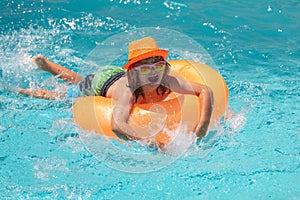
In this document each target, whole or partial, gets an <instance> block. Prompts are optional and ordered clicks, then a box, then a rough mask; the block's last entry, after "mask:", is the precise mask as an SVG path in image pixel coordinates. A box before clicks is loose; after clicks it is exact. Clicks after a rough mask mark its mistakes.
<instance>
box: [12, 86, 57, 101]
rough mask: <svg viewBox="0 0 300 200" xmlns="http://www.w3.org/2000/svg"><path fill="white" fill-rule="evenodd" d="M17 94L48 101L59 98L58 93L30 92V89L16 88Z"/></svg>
mask: <svg viewBox="0 0 300 200" xmlns="http://www.w3.org/2000/svg"><path fill="white" fill-rule="evenodd" d="M18 90H19V92H20V93H22V94H25V95H28V96H33V97H36V98H41V99H49V100H55V99H58V98H59V94H58V92H55V91H50V90H45V89H41V90H36V91H35V90H32V89H23V88H18Z"/></svg>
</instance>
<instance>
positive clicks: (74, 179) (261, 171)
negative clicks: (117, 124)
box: [0, 0, 300, 199]
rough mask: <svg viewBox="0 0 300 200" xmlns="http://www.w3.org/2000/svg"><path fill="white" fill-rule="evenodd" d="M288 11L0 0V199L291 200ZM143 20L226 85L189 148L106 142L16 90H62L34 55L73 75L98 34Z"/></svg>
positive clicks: (297, 88)
mask: <svg viewBox="0 0 300 200" xmlns="http://www.w3.org/2000/svg"><path fill="white" fill-rule="evenodd" d="M299 9H300V3H299V1H298V0H260V1H258V0H255V1H247V2H243V1H227V2H226V3H225V2H224V1H220V0H213V1H202V0H200V1H199V0H190V1H183V0H181V1H179V0H177V1H170V0H164V1H148V0H145V1H139V0H135V1H133V0H132V1H131V0H118V1H115V0H97V1H96V0H94V1H92V2H89V3H87V2H86V1H77V0H69V1H54V0H53V1H51V0H41V1H21V0H14V1H9V0H3V1H1V3H0V45H1V48H0V58H1V59H0V66H1V68H0V77H1V79H0V107H1V110H0V117H1V122H0V143H1V145H0V146H1V147H0V185H1V187H0V197H1V199H132V198H138V199H241V198H243V199H253V198H258V199H299V198H300V186H299V185H300V184H299V180H300V170H299V169H300V135H299V134H300V120H299V119H300V78H299V77H300V48H299V45H300V38H299V33H300V23H299V20H298V19H299V18H300V12H299ZM146 27H152V28H150V30H159V29H161V30H164V31H165V30H170V32H173V33H178V34H177V35H176V34H174V35H172V36H173V37H165V38H163V36H162V38H161V40H162V41H163V40H164V41H166V42H165V44H168V45H171V46H172V44H174V49H176V50H180V49H178V47H179V46H176V44H177V43H180V44H182V42H184V41H185V39H183V38H191V39H192V40H193V41H194V42H195V43H197V44H199V45H200V47H199V49H198V47H197V49H196V50H195V52H194V51H193V49H188V50H189V51H184V52H185V53H186V54H187V55H185V57H189V58H191V59H195V60H197V61H203V62H207V64H209V65H211V66H212V67H214V68H215V69H216V70H218V71H219V73H220V74H221V75H222V76H223V77H224V79H225V81H226V83H227V85H228V88H229V107H230V113H232V116H230V117H228V119H227V120H226V121H222V122H221V123H220V124H218V127H217V128H216V130H211V132H210V134H209V136H208V138H206V139H204V140H203V141H201V144H192V145H191V146H190V148H183V149H180V147H178V146H177V151H176V148H175V150H174V151H175V154H176V155H175V156H174V155H168V154H159V153H157V152H155V151H154V150H153V149H147V148H146V149H143V148H142V147H140V146H137V145H136V144H135V143H126V144H117V143H111V141H108V140H107V139H105V138H99V136H98V135H95V134H92V133H86V132H84V131H82V130H80V129H79V128H78V127H76V126H75V124H74V121H73V116H72V102H70V101H64V100H57V101H47V100H42V99H34V98H30V97H26V96H23V95H20V94H18V93H17V92H16V89H17V88H18V87H25V88H27V87H40V86H41V85H42V86H44V87H50V88H51V87H52V85H54V87H53V88H61V87H62V86H61V85H62V83H61V82H60V81H59V80H57V79H56V78H53V77H51V75H49V74H48V73H46V72H42V71H40V70H37V68H36V66H35V65H34V63H33V62H32V60H31V59H32V57H33V56H34V55H36V54H43V55H45V56H46V57H48V58H49V59H50V60H52V61H54V62H57V63H59V64H61V65H63V66H67V67H68V68H70V69H72V70H74V71H77V72H80V73H83V74H84V73H87V72H88V71H89V70H92V69H88V70H87V68H88V66H87V65H86V64H87V58H89V56H90V55H91V52H95V49H96V50H97V52H99V53H100V50H101V49H99V46H100V47H101V44H102V42H103V41H107V40H109V39H110V38H113V37H117V38H118V36H120V35H121V36H122V34H128V33H130V32H131V31H135V30H141V29H145V30H149V29H148V28H146ZM146 33H148V32H147V31H146ZM121 36H120V37H121ZM181 36H184V37H181ZM177 37H178V38H179V39H178V38H177ZM176 38H177V40H176ZM176 41H177V42H176ZM175 47H176V48H175ZM182 48H188V45H183V46H182ZM103 51H106V49H103ZM199 51H200V52H199ZM203 55H207V56H204V57H203ZM120 56H121V55H120ZM176 56H177V57H178V58H180V55H174V57H175V58H177V57H176ZM99 57H100V58H103V57H101V55H99ZM206 58H209V59H206ZM120 59H122V56H121V57H120ZM112 147H115V148H112ZM178 149H179V151H178ZM109 150H111V151H109ZM131 150H132V151H133V152H130V151H131ZM174 151H172V152H169V153H170V154H172V153H174ZM120 152H123V153H125V154H126V155H125V156H128V155H129V156H128V157H125V156H124V155H122V154H121V153H120ZM138 159H140V160H138ZM135 161H136V162H135ZM137 161H138V162H137ZM161 163H163V164H161Z"/></svg>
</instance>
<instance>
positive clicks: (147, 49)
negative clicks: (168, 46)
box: [123, 37, 168, 70]
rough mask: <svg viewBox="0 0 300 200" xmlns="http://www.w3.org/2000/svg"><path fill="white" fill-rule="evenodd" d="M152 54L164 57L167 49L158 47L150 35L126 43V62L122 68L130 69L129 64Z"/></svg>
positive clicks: (166, 54)
mask: <svg viewBox="0 0 300 200" xmlns="http://www.w3.org/2000/svg"><path fill="white" fill-rule="evenodd" d="M153 56H161V57H163V58H164V59H166V58H167V56H168V51H167V50H164V49H159V48H158V45H157V43H156V41H155V40H154V39H153V38H151V37H145V38H142V39H139V40H135V41H133V42H131V43H129V45H128V62H127V63H126V64H125V65H124V66H123V69H127V70H130V69H131V68H130V65H131V64H133V63H135V62H137V61H140V60H143V59H146V58H149V57H153Z"/></svg>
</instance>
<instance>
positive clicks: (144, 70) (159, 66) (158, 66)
mask: <svg viewBox="0 0 300 200" xmlns="http://www.w3.org/2000/svg"><path fill="white" fill-rule="evenodd" d="M166 63H167V61H165V60H164V61H159V62H156V63H153V64H143V65H139V66H137V67H135V68H134V69H135V70H138V71H140V73H141V74H143V75H147V74H150V72H151V71H152V70H153V69H154V70H156V71H164V70H165V68H166Z"/></svg>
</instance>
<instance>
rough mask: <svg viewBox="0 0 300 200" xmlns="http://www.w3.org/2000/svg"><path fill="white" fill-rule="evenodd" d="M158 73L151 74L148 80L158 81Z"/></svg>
mask: <svg viewBox="0 0 300 200" xmlns="http://www.w3.org/2000/svg"><path fill="white" fill-rule="evenodd" d="M158 78H159V77H158V75H156V76H151V77H149V78H148V81H150V82H152V83H156V82H157V81H158Z"/></svg>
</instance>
